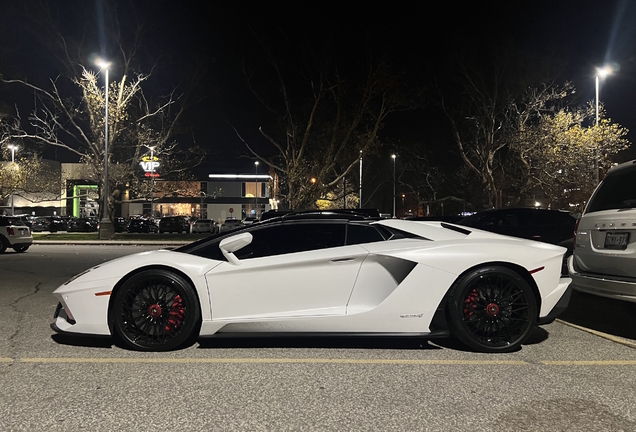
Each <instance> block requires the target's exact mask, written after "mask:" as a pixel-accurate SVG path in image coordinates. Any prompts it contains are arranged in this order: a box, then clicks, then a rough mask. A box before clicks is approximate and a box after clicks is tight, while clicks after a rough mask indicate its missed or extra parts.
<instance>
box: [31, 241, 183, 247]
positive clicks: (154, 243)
mask: <svg viewBox="0 0 636 432" xmlns="http://www.w3.org/2000/svg"><path fill="white" fill-rule="evenodd" d="M190 243H192V242H191V241H175V240H172V241H170V240H33V244H34V245H95V246H100V245H101V246H183V245H187V244H190Z"/></svg>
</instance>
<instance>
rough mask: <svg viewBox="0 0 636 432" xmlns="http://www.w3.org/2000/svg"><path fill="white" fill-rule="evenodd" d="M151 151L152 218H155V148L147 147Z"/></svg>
mask: <svg viewBox="0 0 636 432" xmlns="http://www.w3.org/2000/svg"><path fill="white" fill-rule="evenodd" d="M146 147H148V148H149V149H150V179H151V181H152V183H150V217H151V218H154V217H155V147H154V146H146Z"/></svg>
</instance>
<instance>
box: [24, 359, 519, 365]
mask: <svg viewBox="0 0 636 432" xmlns="http://www.w3.org/2000/svg"><path fill="white" fill-rule="evenodd" d="M19 361H20V362H22V363H139V364H143V363H151V364H157V363H191V364H197V363H200V364H205V363H221V364H222V363H239V364H254V363H270V364H271V363H292V364H294V363H296V364H301V363H312V364H320V363H322V364H372V365H383V364H389V365H479V366H481V365H500V366H501V365H503V366H520V365H528V364H529V363H528V362H525V361H523V360H410V359H333V358H330V359H321V358H113V357H111V358H108V357H106V358H74V357H35V358H21V359H19Z"/></svg>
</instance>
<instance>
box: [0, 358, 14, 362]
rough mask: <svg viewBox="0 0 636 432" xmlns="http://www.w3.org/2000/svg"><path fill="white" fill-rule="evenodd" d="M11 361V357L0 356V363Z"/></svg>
mask: <svg viewBox="0 0 636 432" xmlns="http://www.w3.org/2000/svg"><path fill="white" fill-rule="evenodd" d="M11 362H13V359H12V358H9V357H0V363H11Z"/></svg>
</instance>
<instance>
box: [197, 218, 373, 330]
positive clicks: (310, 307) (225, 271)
mask: <svg viewBox="0 0 636 432" xmlns="http://www.w3.org/2000/svg"><path fill="white" fill-rule="evenodd" d="M345 229H346V222H342V221H339V222H334V221H316V222H310V223H305V222H293V223H277V224H274V225H272V226H268V227H258V228H256V229H248V230H247V231H242V232H250V233H251V234H252V236H253V240H252V243H251V244H250V245H248V246H246V247H244V248H242V249H240V250H238V251H237V252H236V253H235V255H236V257H237V258H238V259H239V264H238V265H236V264H232V263H229V262H224V263H223V264H221V265H219V266H217V267H215V268H214V269H212V270H211V271H210V272H209V273H208V274H206V278H207V282H208V289H209V291H210V296H211V299H212V319H213V320H231V319H243V318H247V319H249V318H256V317H259V318H260V317H300V316H321V315H344V314H345V311H346V305H347V301H348V299H349V296H350V295H351V291H352V289H353V286H354V283H355V280H356V277H357V275H358V271H359V269H360V265H361V264H362V261H363V260H364V258H365V257H366V256H367V255H368V252H367V251H366V249H364V248H362V247H360V246H358V245H350V246H345V245H344V244H345V242H344V240H345Z"/></svg>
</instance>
